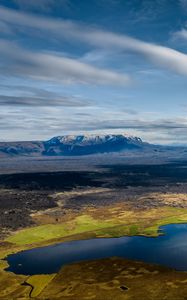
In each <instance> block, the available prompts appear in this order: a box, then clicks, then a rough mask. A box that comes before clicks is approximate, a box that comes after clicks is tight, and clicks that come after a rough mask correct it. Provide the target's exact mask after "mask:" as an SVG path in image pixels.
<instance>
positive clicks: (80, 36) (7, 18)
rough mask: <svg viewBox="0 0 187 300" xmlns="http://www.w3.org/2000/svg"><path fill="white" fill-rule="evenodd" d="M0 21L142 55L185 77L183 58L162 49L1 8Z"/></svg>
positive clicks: (186, 65)
mask: <svg viewBox="0 0 187 300" xmlns="http://www.w3.org/2000/svg"><path fill="white" fill-rule="evenodd" d="M0 18H1V20H2V21H4V22H6V23H8V24H12V25H16V26H25V27H30V28H35V29H36V28H37V29H38V30H42V31H45V32H47V33H48V32H50V33H53V34H54V35H55V37H56V38H57V39H60V40H62V39H64V38H66V39H67V38H68V39H71V42H76V41H77V40H81V41H83V42H85V43H86V44H90V45H92V46H95V47H101V48H108V47H110V48H113V49H118V50H121V51H124V50H125V51H131V52H135V53H138V54H140V55H143V56H144V57H145V58H147V59H148V60H149V61H150V62H152V63H154V64H155V65H158V66H160V67H162V68H166V69H168V70H171V71H173V72H175V73H178V74H181V75H185V76H187V55H186V54H184V53H182V52H180V51H177V50H174V49H171V48H168V47H165V46H160V45H156V44H152V43H148V42H144V41H141V40H138V39H134V38H131V37H129V36H126V35H120V34H116V33H112V32H107V31H102V30H98V29H93V28H89V27H88V26H86V25H83V24H78V23H76V22H72V21H63V20H54V19H49V18H44V17H40V18H38V17H37V16H34V15H29V14H26V13H21V12H17V11H13V10H10V9H7V8H3V7H0Z"/></svg>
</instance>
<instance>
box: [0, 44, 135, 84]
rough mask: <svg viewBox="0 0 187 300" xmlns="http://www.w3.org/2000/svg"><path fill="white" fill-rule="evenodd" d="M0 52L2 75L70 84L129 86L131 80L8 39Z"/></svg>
mask: <svg viewBox="0 0 187 300" xmlns="http://www.w3.org/2000/svg"><path fill="white" fill-rule="evenodd" d="M0 54H1V65H2V66H1V70H2V71H1V72H2V74H7V75H16V76H28V77H30V78H33V79H40V80H49V81H58V82H63V83H67V84H70V83H81V84H97V85H127V84H129V83H130V82H131V80H130V77H129V76H128V75H125V74H120V73H117V72H114V71H110V70H106V69H100V68H96V67H94V66H91V65H89V64H86V63H83V62H80V61H78V60H76V59H72V58H68V57H63V56H61V55H60V54H59V55H57V54H56V55H55V54H50V53H42V52H31V51H28V50H25V49H23V48H21V47H20V46H18V45H16V44H14V43H12V42H9V41H6V40H0Z"/></svg>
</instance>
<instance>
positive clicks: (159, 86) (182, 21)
mask: <svg viewBox="0 0 187 300" xmlns="http://www.w3.org/2000/svg"><path fill="white" fill-rule="evenodd" d="M89 133H90V134H95V133H97V134H105V133H106V134H108V133H111V134H115V133H123V134H128V135H133V136H138V137H141V138H142V139H143V140H145V141H148V142H151V143H157V144H187V0H89V1H88V0H0V141H22V140H48V139H49V138H51V137H53V136H57V135H66V134H89Z"/></svg>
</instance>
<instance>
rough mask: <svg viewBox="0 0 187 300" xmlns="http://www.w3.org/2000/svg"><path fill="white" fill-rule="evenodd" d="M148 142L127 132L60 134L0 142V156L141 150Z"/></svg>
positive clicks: (62, 154) (64, 154)
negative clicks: (50, 136)
mask: <svg viewBox="0 0 187 300" xmlns="http://www.w3.org/2000/svg"><path fill="white" fill-rule="evenodd" d="M149 145H150V144H148V143H146V142H144V141H142V139H141V138H140V137H136V136H129V135H127V134H101V135H99V134H91V135H62V136H55V137H53V138H51V139H49V140H47V141H27V142H0V156H39V155H44V156H45V155H46V156H58V155H59V156H73V155H89V154H96V153H108V152H118V151H125V150H141V149H143V148H144V147H147V146H149Z"/></svg>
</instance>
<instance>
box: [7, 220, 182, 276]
mask: <svg viewBox="0 0 187 300" xmlns="http://www.w3.org/2000/svg"><path fill="white" fill-rule="evenodd" d="M160 229H161V230H162V232H163V233H164V235H160V236H158V237H156V238H151V237H143V236H133V237H121V238H102V239H90V240H80V241H72V242H66V243H60V244H56V245H52V246H47V247H42V248H35V249H31V250H26V251H21V252H18V253H16V254H12V255H9V256H7V258H6V260H7V262H8V264H9V267H8V268H7V269H6V270H8V271H11V272H14V273H16V274H25V275H33V274H51V273H56V272H58V270H59V269H60V268H61V267H62V266H63V265H65V264H69V263H72V262H79V261H82V260H92V259H98V258H106V257H111V256H119V257H124V258H128V259H133V260H141V261H144V262H149V263H157V264H161V265H164V266H168V267H172V268H174V269H176V270H181V271H187V224H177V225H173V224H172V225H166V226H162V227H161V228H160Z"/></svg>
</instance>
